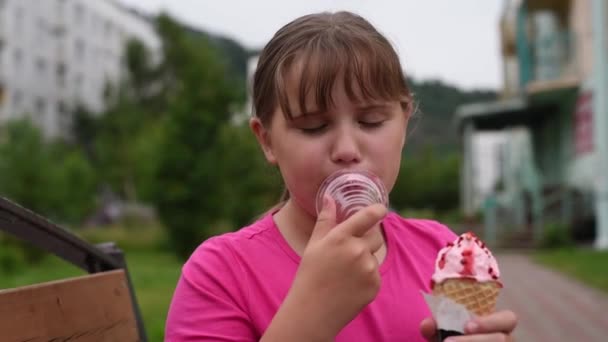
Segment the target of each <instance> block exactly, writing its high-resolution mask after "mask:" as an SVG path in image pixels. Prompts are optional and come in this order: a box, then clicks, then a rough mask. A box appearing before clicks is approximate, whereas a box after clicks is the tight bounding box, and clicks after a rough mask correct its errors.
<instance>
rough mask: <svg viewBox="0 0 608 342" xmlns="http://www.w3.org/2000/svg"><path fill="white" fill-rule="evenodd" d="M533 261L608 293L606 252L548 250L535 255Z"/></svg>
mask: <svg viewBox="0 0 608 342" xmlns="http://www.w3.org/2000/svg"><path fill="white" fill-rule="evenodd" d="M534 260H536V261H537V262H539V263H541V264H543V265H546V266H548V267H551V268H553V269H555V270H557V271H560V272H563V273H565V274H567V275H570V276H572V277H574V278H576V279H578V280H580V281H582V282H583V283H585V284H587V285H590V286H592V287H595V288H598V289H600V290H602V291H604V292H606V293H608V251H596V250H592V249H583V248H559V249H549V250H541V251H539V252H537V253H535V254H534Z"/></svg>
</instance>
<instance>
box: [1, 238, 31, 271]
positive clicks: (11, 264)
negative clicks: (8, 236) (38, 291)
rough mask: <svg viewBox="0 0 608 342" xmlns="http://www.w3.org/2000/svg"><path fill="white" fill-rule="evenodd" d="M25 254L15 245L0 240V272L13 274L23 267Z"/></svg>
mask: <svg viewBox="0 0 608 342" xmlns="http://www.w3.org/2000/svg"><path fill="white" fill-rule="evenodd" d="M25 264H26V261H25V255H24V254H23V251H22V250H21V249H20V248H18V247H17V246H13V245H8V244H5V243H4V241H3V242H2V248H0V272H2V273H7V274H13V273H16V272H17V271H18V270H20V269H22V268H23V267H25Z"/></svg>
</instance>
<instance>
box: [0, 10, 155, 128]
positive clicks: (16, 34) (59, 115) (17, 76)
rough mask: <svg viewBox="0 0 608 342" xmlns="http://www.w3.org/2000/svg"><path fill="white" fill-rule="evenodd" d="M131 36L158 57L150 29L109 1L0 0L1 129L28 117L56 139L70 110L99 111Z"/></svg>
mask: <svg viewBox="0 0 608 342" xmlns="http://www.w3.org/2000/svg"><path fill="white" fill-rule="evenodd" d="M131 38H135V39H138V40H139V41H141V42H142V43H143V44H144V45H145V46H147V47H148V49H149V50H150V51H151V53H152V54H153V55H157V56H158V54H160V46H161V42H160V39H159V37H158V36H157V35H156V33H155V31H154V28H153V27H152V25H151V24H150V23H149V22H147V21H146V20H145V19H143V17H141V16H139V15H137V14H134V13H132V12H130V11H129V10H127V9H126V8H124V7H122V6H121V5H120V4H118V3H115V2H113V1H111V0H96V1H90V0H45V1H31V0H26V1H23V0H0V42H1V43H0V87H1V88H0V91H1V97H0V123H1V122H3V121H6V120H10V119H14V118H21V117H24V116H28V117H29V118H31V119H32V121H33V122H34V123H35V124H37V125H39V126H40V127H41V128H42V130H43V132H44V133H45V135H47V136H61V135H65V134H66V132H67V130H68V128H69V125H70V122H71V118H70V112H71V110H72V109H73V108H75V107H76V106H77V105H83V106H84V107H86V108H87V109H88V110H90V111H92V112H100V111H102V110H103V109H104V96H103V94H104V89H105V87H106V85H107V84H117V82H118V81H119V80H120V78H121V75H123V73H122V71H123V66H122V56H123V53H124V48H125V45H126V42H127V41H128V40H129V39H131Z"/></svg>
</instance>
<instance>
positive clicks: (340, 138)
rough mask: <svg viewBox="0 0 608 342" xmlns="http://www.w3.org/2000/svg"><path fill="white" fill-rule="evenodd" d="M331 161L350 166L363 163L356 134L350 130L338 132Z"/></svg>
mask: <svg viewBox="0 0 608 342" xmlns="http://www.w3.org/2000/svg"><path fill="white" fill-rule="evenodd" d="M331 159H332V161H333V162H334V163H336V164H341V165H343V166H348V165H352V164H357V163H359V162H360V161H361V151H360V149H359V145H358V144H357V139H356V137H355V132H352V131H350V130H349V129H340V130H338V131H337V132H336V135H335V138H334V141H333V148H332V151H331Z"/></svg>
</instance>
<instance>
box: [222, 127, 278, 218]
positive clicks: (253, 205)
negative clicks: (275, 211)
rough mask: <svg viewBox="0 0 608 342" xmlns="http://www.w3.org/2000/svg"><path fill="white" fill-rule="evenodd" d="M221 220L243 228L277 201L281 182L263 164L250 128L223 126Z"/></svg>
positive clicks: (276, 173) (273, 171) (269, 167)
mask: <svg viewBox="0 0 608 342" xmlns="http://www.w3.org/2000/svg"><path fill="white" fill-rule="evenodd" d="M219 154H220V156H221V158H219V160H218V165H219V167H220V169H221V174H222V184H223V189H222V194H221V198H223V199H224V201H223V210H224V217H226V218H227V219H228V220H229V221H230V224H231V225H232V226H234V227H242V226H244V225H246V224H248V223H251V222H252V220H253V219H255V218H256V217H258V216H259V215H261V214H262V213H263V212H265V211H266V210H268V209H269V208H271V207H272V206H273V205H274V204H276V203H277V202H278V200H279V197H280V194H281V190H282V187H283V186H282V182H281V178H280V174H279V172H278V170H277V169H276V168H274V167H273V166H271V165H270V164H268V163H267V162H266V160H265V159H264V156H263V154H262V152H261V150H260V147H259V146H258V143H257V141H256V140H255V137H254V136H253V134H252V133H251V132H250V130H249V127H248V126H245V125H242V126H235V125H225V126H224V127H223V129H222V134H221V137H220V144H219Z"/></svg>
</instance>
